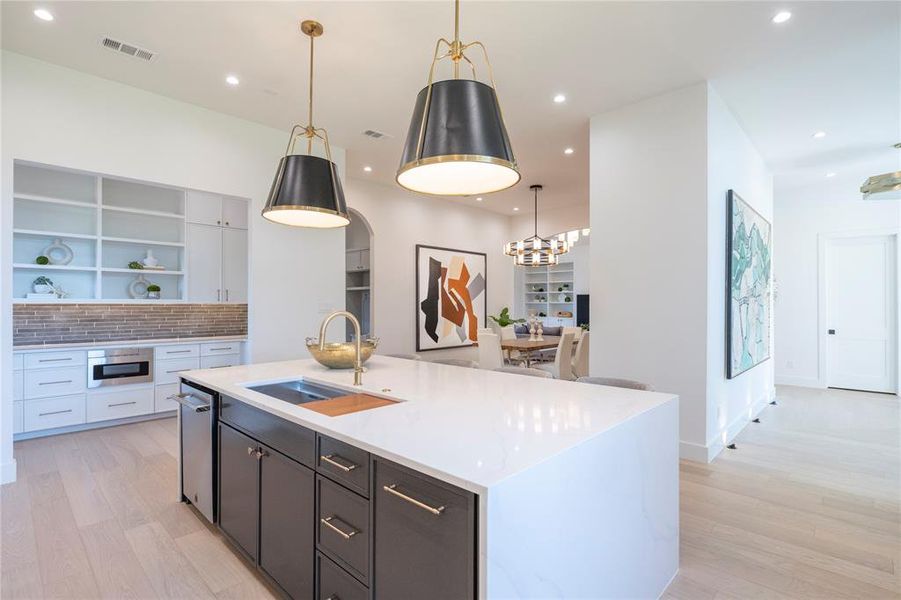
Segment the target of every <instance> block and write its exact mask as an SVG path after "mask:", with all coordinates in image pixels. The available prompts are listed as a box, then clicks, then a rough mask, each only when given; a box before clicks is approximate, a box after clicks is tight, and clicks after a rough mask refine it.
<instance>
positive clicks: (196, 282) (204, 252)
mask: <svg viewBox="0 0 901 600" xmlns="http://www.w3.org/2000/svg"><path fill="white" fill-rule="evenodd" d="M244 254H245V257H244V261H245V264H246V261H247V257H246V254H247V248H246V247H245V248H244ZM187 263H188V301H189V302H219V301H221V300H224V297H223V294H222V284H221V272H222V228H221V227H216V226H215V225H214V226H212V227H210V226H208V225H198V224H196V223H188V245H187ZM245 279H246V276H245ZM245 285H246V284H245Z"/></svg>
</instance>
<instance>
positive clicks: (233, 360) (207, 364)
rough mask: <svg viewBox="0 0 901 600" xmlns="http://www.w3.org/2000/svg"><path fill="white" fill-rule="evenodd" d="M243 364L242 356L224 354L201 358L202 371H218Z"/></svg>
mask: <svg viewBox="0 0 901 600" xmlns="http://www.w3.org/2000/svg"><path fill="white" fill-rule="evenodd" d="M240 364H241V355H240V354H223V355H221V356H219V355H215V356H201V357H200V368H201V369H218V368H220V367H233V366H235V365H240Z"/></svg>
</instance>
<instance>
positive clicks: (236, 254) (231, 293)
mask: <svg viewBox="0 0 901 600" xmlns="http://www.w3.org/2000/svg"><path fill="white" fill-rule="evenodd" d="M222 289H223V292H222V294H223V295H222V300H223V301H224V302H237V303H239V304H243V303H245V302H247V231H246V230H244V229H223V230H222Z"/></svg>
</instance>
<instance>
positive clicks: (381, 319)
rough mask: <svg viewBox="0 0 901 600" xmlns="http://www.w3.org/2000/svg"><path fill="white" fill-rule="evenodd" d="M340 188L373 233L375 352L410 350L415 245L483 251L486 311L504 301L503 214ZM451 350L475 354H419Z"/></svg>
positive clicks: (507, 283) (397, 192)
mask: <svg viewBox="0 0 901 600" xmlns="http://www.w3.org/2000/svg"><path fill="white" fill-rule="evenodd" d="M345 192H346V194H347V204H348V206H349V207H351V208H353V209H354V210H357V211H359V212H360V213H361V214H362V215H363V217H364V218H365V219H366V220H367V221H368V223H369V225H370V227H372V231H373V243H372V249H371V253H372V259H371V260H372V261H373V262H372V265H373V266H372V274H371V275H372V279H371V285H372V286H373V290H372V302H373V304H374V312H375V318H374V320H373V329H372V331H373V334H374V335H376V336H378V337H379V338H380V339H381V341H380V350H379V351H380V352H381V353H384V354H390V353H398V352H402V353H411V352H415V347H416V336H415V331H416V329H415V327H416V308H415V307H416V302H415V297H416V291H415V282H416V274H415V269H414V264H415V257H416V244H428V245H430V246H443V247H447V248H459V249H461V250H471V251H474V252H485V253H486V254H487V255H488V272H487V283H488V288H487V289H488V314H497V312H498V311H499V310H500V309H501V308H502V307H503V306H509V305H510V303H511V302H512V295H513V266H512V261H511V259H510V257H508V256H505V255H504V254H503V253H502V252H501V248H502V247H503V244H504V242H505V241H507V238H508V237H509V235H510V232H509V219H508V217H506V216H504V215H499V214H496V213H492V212H489V211H486V210H481V209H477V208H469V207H466V206H461V205H459V204H456V203H453V202H450V201H447V200H442V199H440V198H432V197H426V196H420V195H416V194H412V193H410V192H407V191H405V190H402V189H400V188H399V187H397V186H386V185H381V184H378V183H373V182H370V181H364V180H362V179H348V180H347V183H346V185H345ZM449 356H460V357H466V358H472V359H473V360H476V356H475V351H474V350H473V349H458V350H436V351H429V352H427V353H425V354H424V357H425V358H426V359H427V360H434V359H436V358H439V357H444V358H446V357H449Z"/></svg>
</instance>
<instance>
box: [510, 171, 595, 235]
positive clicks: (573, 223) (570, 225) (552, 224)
mask: <svg viewBox="0 0 901 600" xmlns="http://www.w3.org/2000/svg"><path fill="white" fill-rule="evenodd" d="M520 185H522V184H520ZM546 193H548V192H547V191H543V192H539V196H538V235H540V236H542V237H550V235H551V234H553V233H562V232H564V231H572V230H573V229H583V228H585V227H588V223H589V215H588V212H589V211H588V208H589V206H588V204H587V203H582V204H572V205H569V206H561V207H559V208H557V207H555V208H544V209H543V208H542V207H541V196H540V194H546ZM523 203H524V204H525V202H523ZM510 233H511V235H512V237H511V238H510V239H511V240H512V239H517V240H518V239H520V238H523V237H529V236H530V235H532V234H533V233H535V213H534V212H533V211H532V205H531V202H530V203H529V212H527V213H523V214H520V213H517V214H516V215H515V216H512V217H510Z"/></svg>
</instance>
